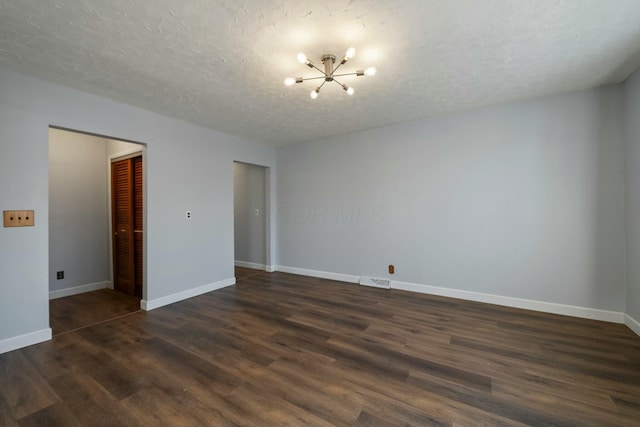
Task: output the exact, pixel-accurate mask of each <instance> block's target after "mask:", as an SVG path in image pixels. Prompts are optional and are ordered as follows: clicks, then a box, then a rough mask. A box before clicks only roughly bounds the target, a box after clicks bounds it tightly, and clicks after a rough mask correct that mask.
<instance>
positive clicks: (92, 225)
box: [49, 126, 145, 334]
mask: <svg viewBox="0 0 640 427" xmlns="http://www.w3.org/2000/svg"><path fill="white" fill-rule="evenodd" d="M144 150H145V147H144V146H143V145H141V144H136V143H129V142H125V141H121V140H114V139H109V138H106V137H101V136H97V135H92V134H87V133H83V132H77V131H71V130H67V129H60V128H56V127H53V126H52V127H50V128H49V299H50V300H51V301H50V304H49V314H50V326H52V327H53V328H54V334H56V333H59V332H61V331H66V330H73V329H76V328H80V327H84V326H86V325H88V324H91V323H95V322H98V321H102V320H108V319H109V318H112V317H114V316H116V317H117V316H118V315H122V314H124V313H129V312H131V311H132V310H134V311H135V310H136V306H137V309H139V307H140V297H141V296H142V295H143V293H144V286H143V285H142V283H143V282H142V276H143V275H142V265H143V263H142V260H143V259H144V254H143V250H144V238H143V236H144V235H143V234H142V233H137V234H139V235H140V236H139V242H138V248H139V250H138V252H137V257H138V260H139V261H140V262H139V265H140V268H139V269H138V280H137V281H138V283H139V284H140V285H139V286H138V289H137V292H138V296H129V295H124V293H123V292H119V291H116V290H114V289H113V288H114V278H113V259H112V258H113V247H112V245H113V243H112V239H111V234H112V227H113V224H112V220H111V212H112V210H111V160H113V159H124V158H133V157H136V156H137V157H138V158H139V160H141V162H140V166H142V160H143V159H144ZM134 169H135V168H134ZM139 169H140V172H142V169H141V168H140V167H139ZM138 185H139V187H140V189H141V190H142V188H143V182H142V181H138ZM140 193H141V191H140ZM138 200H139V204H140V207H142V205H143V204H144V203H143V200H142V198H139V199H138ZM138 212H139V215H138V222H137V223H138V224H140V223H143V222H144V221H143V218H144V211H143V210H142V209H138ZM141 229H142V228H141ZM134 283H135V281H134ZM135 292H136V290H135V287H134V292H133V294H135ZM79 307H81V309H80V308H79ZM105 316H106V317H105Z"/></svg>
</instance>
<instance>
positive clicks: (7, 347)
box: [0, 328, 51, 354]
mask: <svg viewBox="0 0 640 427" xmlns="http://www.w3.org/2000/svg"><path fill="white" fill-rule="evenodd" d="M50 339H51V328H46V329H41V330H39V331H35V332H30V333H28V334H24V335H18V336H17V337H11V338H7V339H4V340H0V354H2V353H7V352H9V351H13V350H17V349H19V348H22V347H27V346H30V345H33V344H38V343H41V342H43V341H49V340H50Z"/></svg>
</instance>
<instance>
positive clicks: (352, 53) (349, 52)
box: [344, 47, 356, 61]
mask: <svg viewBox="0 0 640 427" xmlns="http://www.w3.org/2000/svg"><path fill="white" fill-rule="evenodd" d="M354 56H356V48H355V47H350V48H349V49H347V53H345V54H344V59H346V60H347V61H348V60H349V59H351V58H353V57H354Z"/></svg>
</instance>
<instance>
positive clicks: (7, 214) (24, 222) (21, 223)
mask: <svg viewBox="0 0 640 427" xmlns="http://www.w3.org/2000/svg"><path fill="white" fill-rule="evenodd" d="M3 216H4V226H5V227H32V226H33V225H35V222H34V218H33V211H32V210H31V211H30V210H27V211H3Z"/></svg>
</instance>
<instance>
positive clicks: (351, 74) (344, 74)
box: [333, 73, 358, 77]
mask: <svg viewBox="0 0 640 427" xmlns="http://www.w3.org/2000/svg"><path fill="white" fill-rule="evenodd" d="M357 75H358V73H343V74H334V75H333V77H343V76H357Z"/></svg>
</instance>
